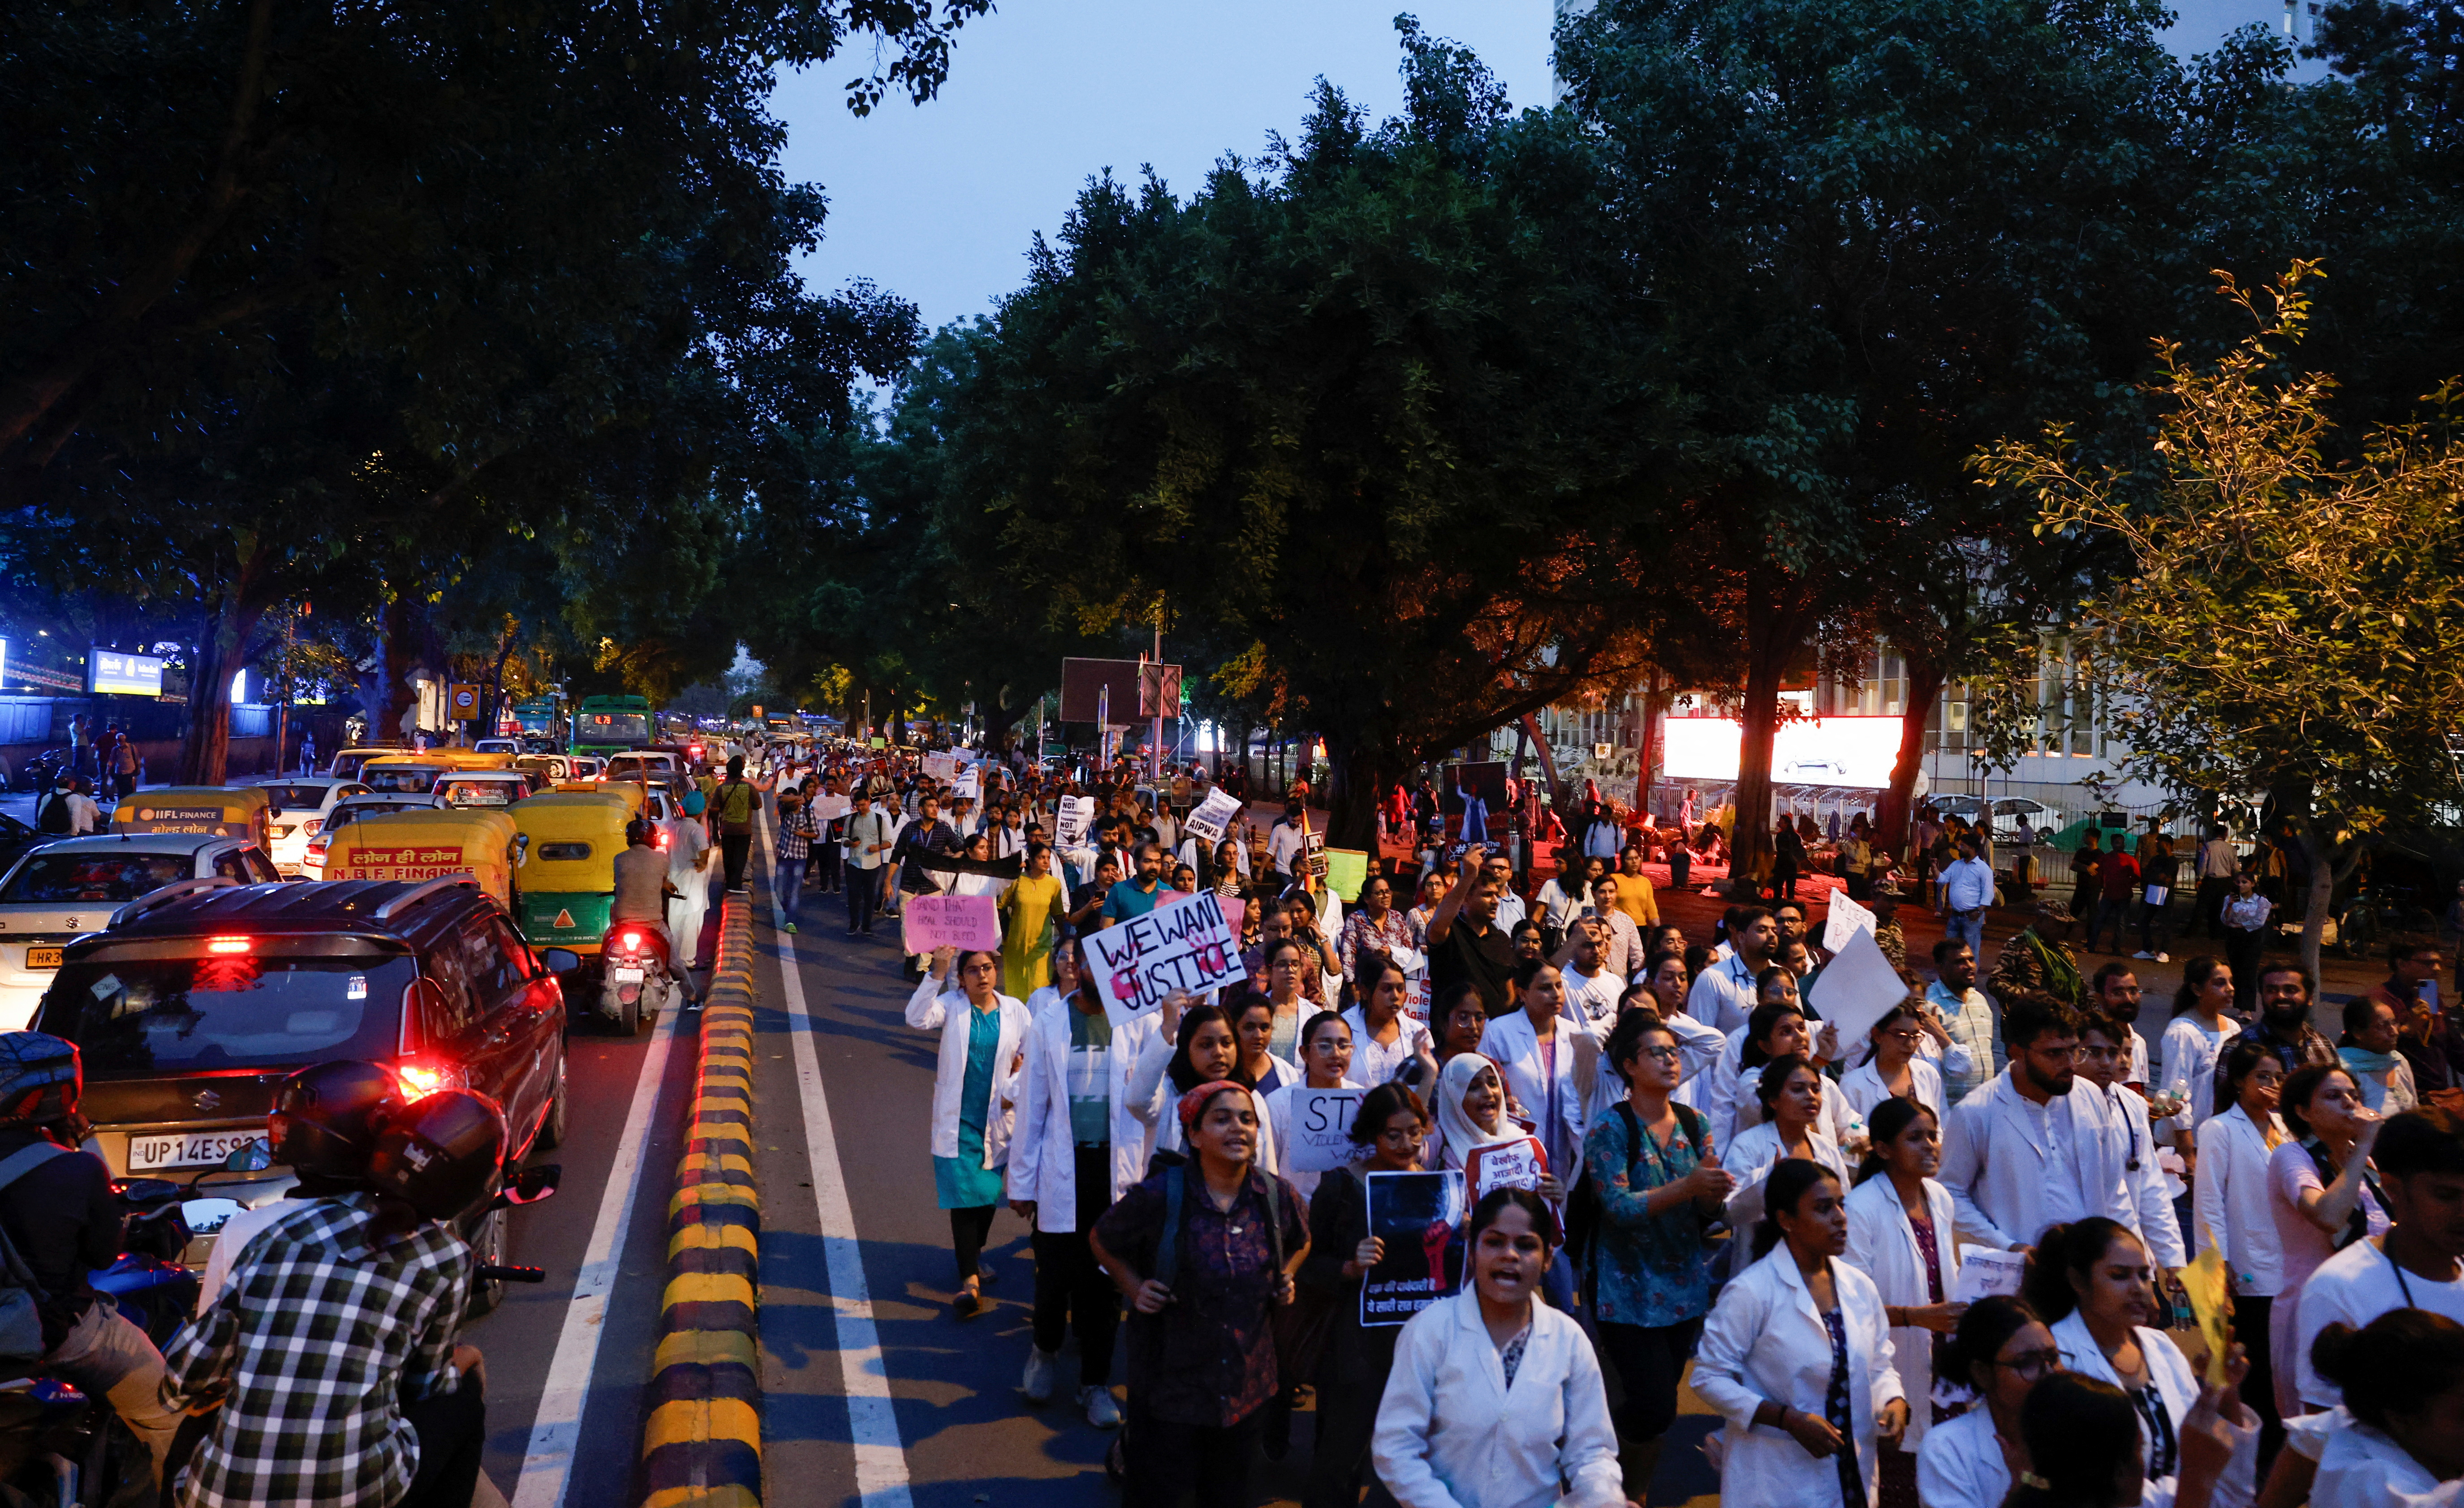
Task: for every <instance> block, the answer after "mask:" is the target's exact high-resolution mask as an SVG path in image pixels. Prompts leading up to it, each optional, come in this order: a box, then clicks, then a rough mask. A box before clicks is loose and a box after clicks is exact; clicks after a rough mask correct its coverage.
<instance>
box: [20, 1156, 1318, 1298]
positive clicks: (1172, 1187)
mask: <svg viewBox="0 0 2464 1508" xmlns="http://www.w3.org/2000/svg"><path fill="white" fill-rule="evenodd" d="M1155 1155H1156V1156H1157V1157H1163V1156H1167V1155H1170V1154H1168V1153H1163V1152H1158V1153H1156V1154H1155ZM6 1169H7V1165H6V1164H4V1163H0V1171H5V1170H6ZM1249 1176H1250V1177H1252V1178H1257V1177H1260V1176H1262V1175H1261V1174H1260V1173H1259V1171H1258V1170H1257V1169H1255V1168H1252V1169H1249ZM1188 1191H1189V1164H1188V1163H1187V1162H1185V1161H1182V1162H1173V1163H1167V1164H1165V1165H1164V1169H1163V1234H1162V1235H1159V1236H1157V1237H1156V1238H1155V1271H1154V1272H1152V1273H1150V1274H1149V1275H1148V1276H1149V1278H1150V1279H1152V1280H1153V1281H1155V1282H1159V1283H1162V1284H1163V1285H1164V1286H1165V1287H1167V1288H1169V1287H1171V1286H1173V1279H1176V1278H1177V1277H1179V1276H1180V1228H1181V1225H1182V1223H1183V1209H1184V1207H1185V1206H1186V1205H1187V1203H1188ZM1266 1244H1267V1245H1268V1246H1269V1247H1270V1248H1272V1249H1273V1251H1274V1254H1275V1269H1276V1270H1277V1271H1278V1272H1280V1271H1282V1270H1283V1265H1284V1207H1283V1199H1282V1197H1281V1196H1280V1195H1279V1194H1278V1193H1277V1192H1276V1191H1275V1186H1274V1185H1273V1184H1272V1183H1268V1184H1267V1185H1266Z"/></svg>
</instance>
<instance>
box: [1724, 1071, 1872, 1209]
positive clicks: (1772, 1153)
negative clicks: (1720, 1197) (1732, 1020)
mask: <svg viewBox="0 0 2464 1508" xmlns="http://www.w3.org/2000/svg"><path fill="white" fill-rule="evenodd" d="M1830 1093H1831V1090H1830V1088H1829V1087H1828V1081H1827V1080H1825V1079H1824V1078H1823V1077H1822V1074H1821V1071H1820V1070H1819V1069H1817V1068H1815V1066H1814V1063H1813V1062H1812V1061H1811V1060H1808V1059H1806V1058H1803V1057H1800V1056H1799V1055H1797V1054H1795V1053H1790V1054H1787V1055H1786V1056H1784V1057H1780V1058H1774V1059H1772V1060H1771V1061H1770V1062H1769V1063H1767V1064H1765V1065H1764V1066H1763V1072H1762V1077H1761V1078H1760V1079H1759V1080H1757V1081H1756V1082H1755V1084H1754V1094H1755V1096H1756V1097H1757V1099H1758V1100H1759V1101H1760V1104H1761V1106H1762V1112H1763V1117H1764V1119H1763V1121H1762V1123H1761V1124H1760V1125H1758V1126H1749V1127H1747V1128H1746V1129H1745V1130H1744V1131H1741V1132H1739V1133H1738V1135H1737V1139H1736V1140H1735V1141H1734V1142H1731V1143H1730V1144H1728V1149H1727V1151H1726V1152H1724V1153H1722V1154H1721V1163H1722V1165H1723V1166H1725V1167H1726V1168H1727V1169H1728V1171H1729V1172H1730V1173H1732V1174H1734V1175H1735V1176H1736V1180H1737V1182H1736V1187H1735V1188H1734V1189H1733V1190H1732V1191H1730V1192H1729V1194H1728V1224H1729V1225H1730V1227H1732V1228H1734V1229H1736V1230H1746V1229H1749V1227H1751V1226H1752V1224H1753V1223H1754V1222H1755V1221H1756V1220H1759V1219H1761V1218H1762V1216H1763V1213H1764V1189H1763V1184H1764V1181H1765V1180H1766V1179H1767V1178H1769V1177H1770V1176H1771V1169H1774V1168H1776V1167H1778V1166H1779V1165H1780V1164H1781V1163H1783V1162H1785V1161H1787V1160H1789V1159H1791V1158H1796V1159H1801V1160H1803V1161H1807V1162H1813V1163H1818V1164H1820V1165H1821V1166H1823V1167H1825V1168H1828V1169H1831V1171H1832V1174H1833V1175H1834V1176H1835V1177H1837V1179H1838V1180H1839V1187H1841V1188H1842V1189H1845V1188H1847V1187H1848V1184H1849V1176H1848V1157H1847V1154H1846V1153H1844V1152H1842V1151H1841V1150H1840V1149H1839V1144H1838V1143H1837V1142H1836V1141H1833V1140H1832V1139H1831V1136H1830V1133H1828V1132H1826V1131H1825V1130H1823V1128H1822V1102H1823V1100H1824V1098H1825V1097H1827V1096H1828V1095H1829V1094H1830ZM1713 1145H1715V1146H1716V1145H1718V1144H1717V1143H1714V1144H1713Z"/></svg>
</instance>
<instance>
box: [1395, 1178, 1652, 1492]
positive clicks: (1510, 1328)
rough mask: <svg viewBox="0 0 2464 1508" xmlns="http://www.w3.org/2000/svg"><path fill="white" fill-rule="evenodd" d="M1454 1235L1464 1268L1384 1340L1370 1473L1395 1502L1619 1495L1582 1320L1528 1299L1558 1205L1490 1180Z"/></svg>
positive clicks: (1547, 1252)
mask: <svg viewBox="0 0 2464 1508" xmlns="http://www.w3.org/2000/svg"><path fill="white" fill-rule="evenodd" d="M1465 1235H1466V1238H1467V1246H1468V1250H1469V1253H1470V1255H1469V1258H1468V1260H1469V1262H1470V1265H1471V1271H1472V1280H1471V1281H1470V1282H1469V1283H1468V1284H1466V1285H1465V1287H1464V1291H1463V1292H1462V1293H1459V1294H1457V1295H1455V1296H1454V1297H1452V1298H1450V1299H1441V1300H1438V1301H1437V1302H1436V1303H1434V1304H1431V1305H1430V1306H1429V1307H1428V1308H1426V1309H1423V1310H1421V1311H1420V1312H1419V1314H1417V1315H1414V1316H1413V1317H1412V1320H1411V1322H1409V1323H1407V1324H1405V1325H1404V1326H1403V1333H1402V1335H1401V1336H1400V1337H1398V1338H1397V1341H1396V1343H1395V1364H1394V1368H1393V1370H1392V1371H1390V1372H1389V1373H1388V1374H1387V1378H1386V1395H1385V1397H1384V1399H1383V1400H1382V1401H1381V1402H1380V1403H1379V1405H1378V1409H1377V1429H1376V1432H1375V1435H1374V1436H1373V1437H1372V1442H1371V1448H1370V1449H1371V1454H1372V1456H1373V1458H1374V1459H1375V1462H1376V1465H1377V1476H1378V1479H1379V1480H1380V1481H1382V1482H1383V1483H1385V1485H1386V1490H1387V1491H1388V1492H1390V1493H1393V1494H1394V1495H1395V1497H1396V1499H1397V1501H1398V1502H1400V1503H1401V1504H1402V1505H1403V1508H1551V1505H1557V1504H1563V1505H1565V1508H1617V1505H1619V1504H1621V1503H1623V1502H1624V1501H1625V1494H1624V1493H1623V1492H1622V1491H1621V1490H1620V1488H1619V1485H1618V1476H1617V1435H1616V1432H1615V1431H1614V1429H1613V1428H1612V1427H1611V1425H1610V1423H1609V1401H1608V1392H1607V1389H1606V1388H1605V1387H1604V1386H1603V1385H1602V1383H1601V1380H1600V1364H1599V1362H1598V1360H1597V1359H1596V1358H1595V1356H1594V1355H1593V1352H1592V1343H1591V1342H1590V1340H1588V1339H1587V1338H1586V1337H1585V1336H1584V1334H1583V1331H1582V1327H1581V1326H1580V1325H1578V1324H1576V1323H1575V1322H1573V1320H1572V1319H1570V1318H1568V1317H1567V1316H1566V1315H1564V1314H1562V1313H1560V1312H1559V1311H1558V1310H1556V1309H1553V1308H1551V1307H1550V1306H1549V1305H1547V1304H1544V1303H1542V1302H1540V1301H1539V1294H1540V1284H1541V1275H1542V1274H1543V1273H1545V1272H1547V1271H1548V1270H1549V1268H1550V1265H1551V1260H1552V1258H1553V1257H1554V1256H1555V1253H1556V1249H1557V1246H1558V1243H1559V1241H1560V1239H1561V1237H1560V1235H1559V1234H1558V1230H1557V1220H1556V1215H1555V1214H1554V1213H1553V1212H1552V1211H1551V1209H1550V1207H1549V1205H1548V1203H1547V1202H1546V1201H1545V1200H1542V1199H1540V1198H1538V1197H1536V1196H1534V1195H1533V1194H1532V1193H1531V1192H1530V1191H1528V1190H1522V1189H1499V1190H1496V1191H1492V1192H1490V1193H1489V1194H1488V1196H1487V1197H1485V1198H1484V1199H1482V1200H1481V1202H1480V1204H1479V1206H1478V1207H1477V1208H1475V1209H1474V1210H1473V1211H1472V1215H1471V1221H1470V1224H1469V1226H1468V1227H1467V1229H1466V1232H1465ZM1561 1484H1562V1490H1561Z"/></svg>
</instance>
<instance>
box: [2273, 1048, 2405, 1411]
mask: <svg viewBox="0 0 2464 1508" xmlns="http://www.w3.org/2000/svg"><path fill="white" fill-rule="evenodd" d="M2278 1103H2279V1112H2278V1113H2279V1114H2280V1115H2281V1116H2282V1117H2283V1120H2284V1126H2285V1130H2286V1132H2287V1133H2288V1136H2287V1140H2286V1141H2285V1143H2284V1145H2282V1146H2281V1147H2277V1149H2276V1151H2275V1152H2274V1154H2273V1155H2271V1156H2270V1157H2269V1158H2268V1160H2267V1208H2268V1213H2270V1214H2272V1215H2273V1216H2275V1220H2276V1243H2277V1250H2278V1251H2280V1252H2281V1253H2282V1254H2283V1265H2282V1266H2281V1268H2279V1269H2278V1271H2277V1290H2276V1302H2275V1303H2274V1304H2273V1305H2272V1306H2271V1307H2270V1308H2269V1311H2268V1336H2267V1339H2268V1354H2269V1356H2270V1358H2271V1359H2272V1360H2273V1361H2274V1362H2275V1363H2276V1364H2277V1366H2276V1409H2277V1417H2279V1418H2281V1419H2287V1420H2290V1419H2292V1418H2293V1417H2294V1416H2296V1415H2297V1414H2299V1413H2300V1412H2301V1411H2302V1409H2301V1401H2300V1388H2299V1387H2298V1386H2297V1383H2296V1378H2297V1377H2298V1375H2299V1371H2300V1368H2299V1366H2297V1365H2295V1358H2294V1354H2293V1345H2294V1340H2293V1335H2294V1324H2293V1322H2294V1317H2295V1314H2296V1312H2297V1311H2298V1310H2299V1308H2300V1303H2301V1288H2302V1285H2303V1284H2305V1283H2307V1282H2308V1281H2309V1280H2310V1275H2311V1274H2312V1273H2315V1272H2317V1271H2318V1270H2319V1264H2320V1263H2321V1262H2324V1261H2325V1260H2326V1259H2327V1258H2328V1257H2333V1256H2335V1255H2336V1254H2337V1253H2338V1252H2340V1251H2343V1249H2344V1248H2345V1247H2347V1246H2350V1245H2352V1244H2353V1243H2354V1242H2355V1241H2359V1240H2366V1239H2368V1238H2370V1237H2372V1236H2379V1235H2386V1234H2387V1226H2388V1224H2389V1223H2390V1222H2389V1221H2388V1218H2387V1207H2386V1205H2385V1204H2384V1203H2383V1202H2382V1201H2381V1199H2380V1197H2379V1188H2378V1178H2377V1176H2376V1174H2375V1172H2374V1171H2373V1169H2371V1167H2370V1148H2371V1147H2375V1146H2376V1145H2377V1144H2378V1139H2379V1127H2381V1126H2385V1125H2386V1124H2387V1122H2386V1121H2384V1120H2383V1119H2381V1118H2380V1117H2378V1116H2376V1115H2373V1114H2371V1113H2370V1111H2369V1110H2368V1109H2367V1108H2366V1107H2365V1105H2364V1104H2363V1103H2362V1091H2361V1088H2360V1086H2359V1085H2358V1084H2356V1083H2355V1082H2353V1076H2352V1074H2351V1073H2350V1072H2349V1071H2348V1070H2346V1069H2344V1068H2342V1067H2339V1066H2337V1065H2335V1064H2332V1063H2312V1064H2311V1065H2310V1066H2308V1067H2306V1068H2303V1069H2301V1070H2299V1072H2297V1073H2296V1074H2294V1076H2293V1077H2292V1078H2290V1079H2288V1080H2286V1081H2285V1082H2284V1091H2283V1093H2282V1094H2281V1095H2280V1096H2279V1097H2278Z"/></svg>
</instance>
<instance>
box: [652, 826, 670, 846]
mask: <svg viewBox="0 0 2464 1508" xmlns="http://www.w3.org/2000/svg"><path fill="white" fill-rule="evenodd" d="M668 836H669V835H668V831H667V829H665V828H661V829H660V830H659V835H658V837H657V838H655V839H653V840H652V841H651V843H650V846H651V847H653V848H660V849H664V848H666V847H667V846H668Z"/></svg>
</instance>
